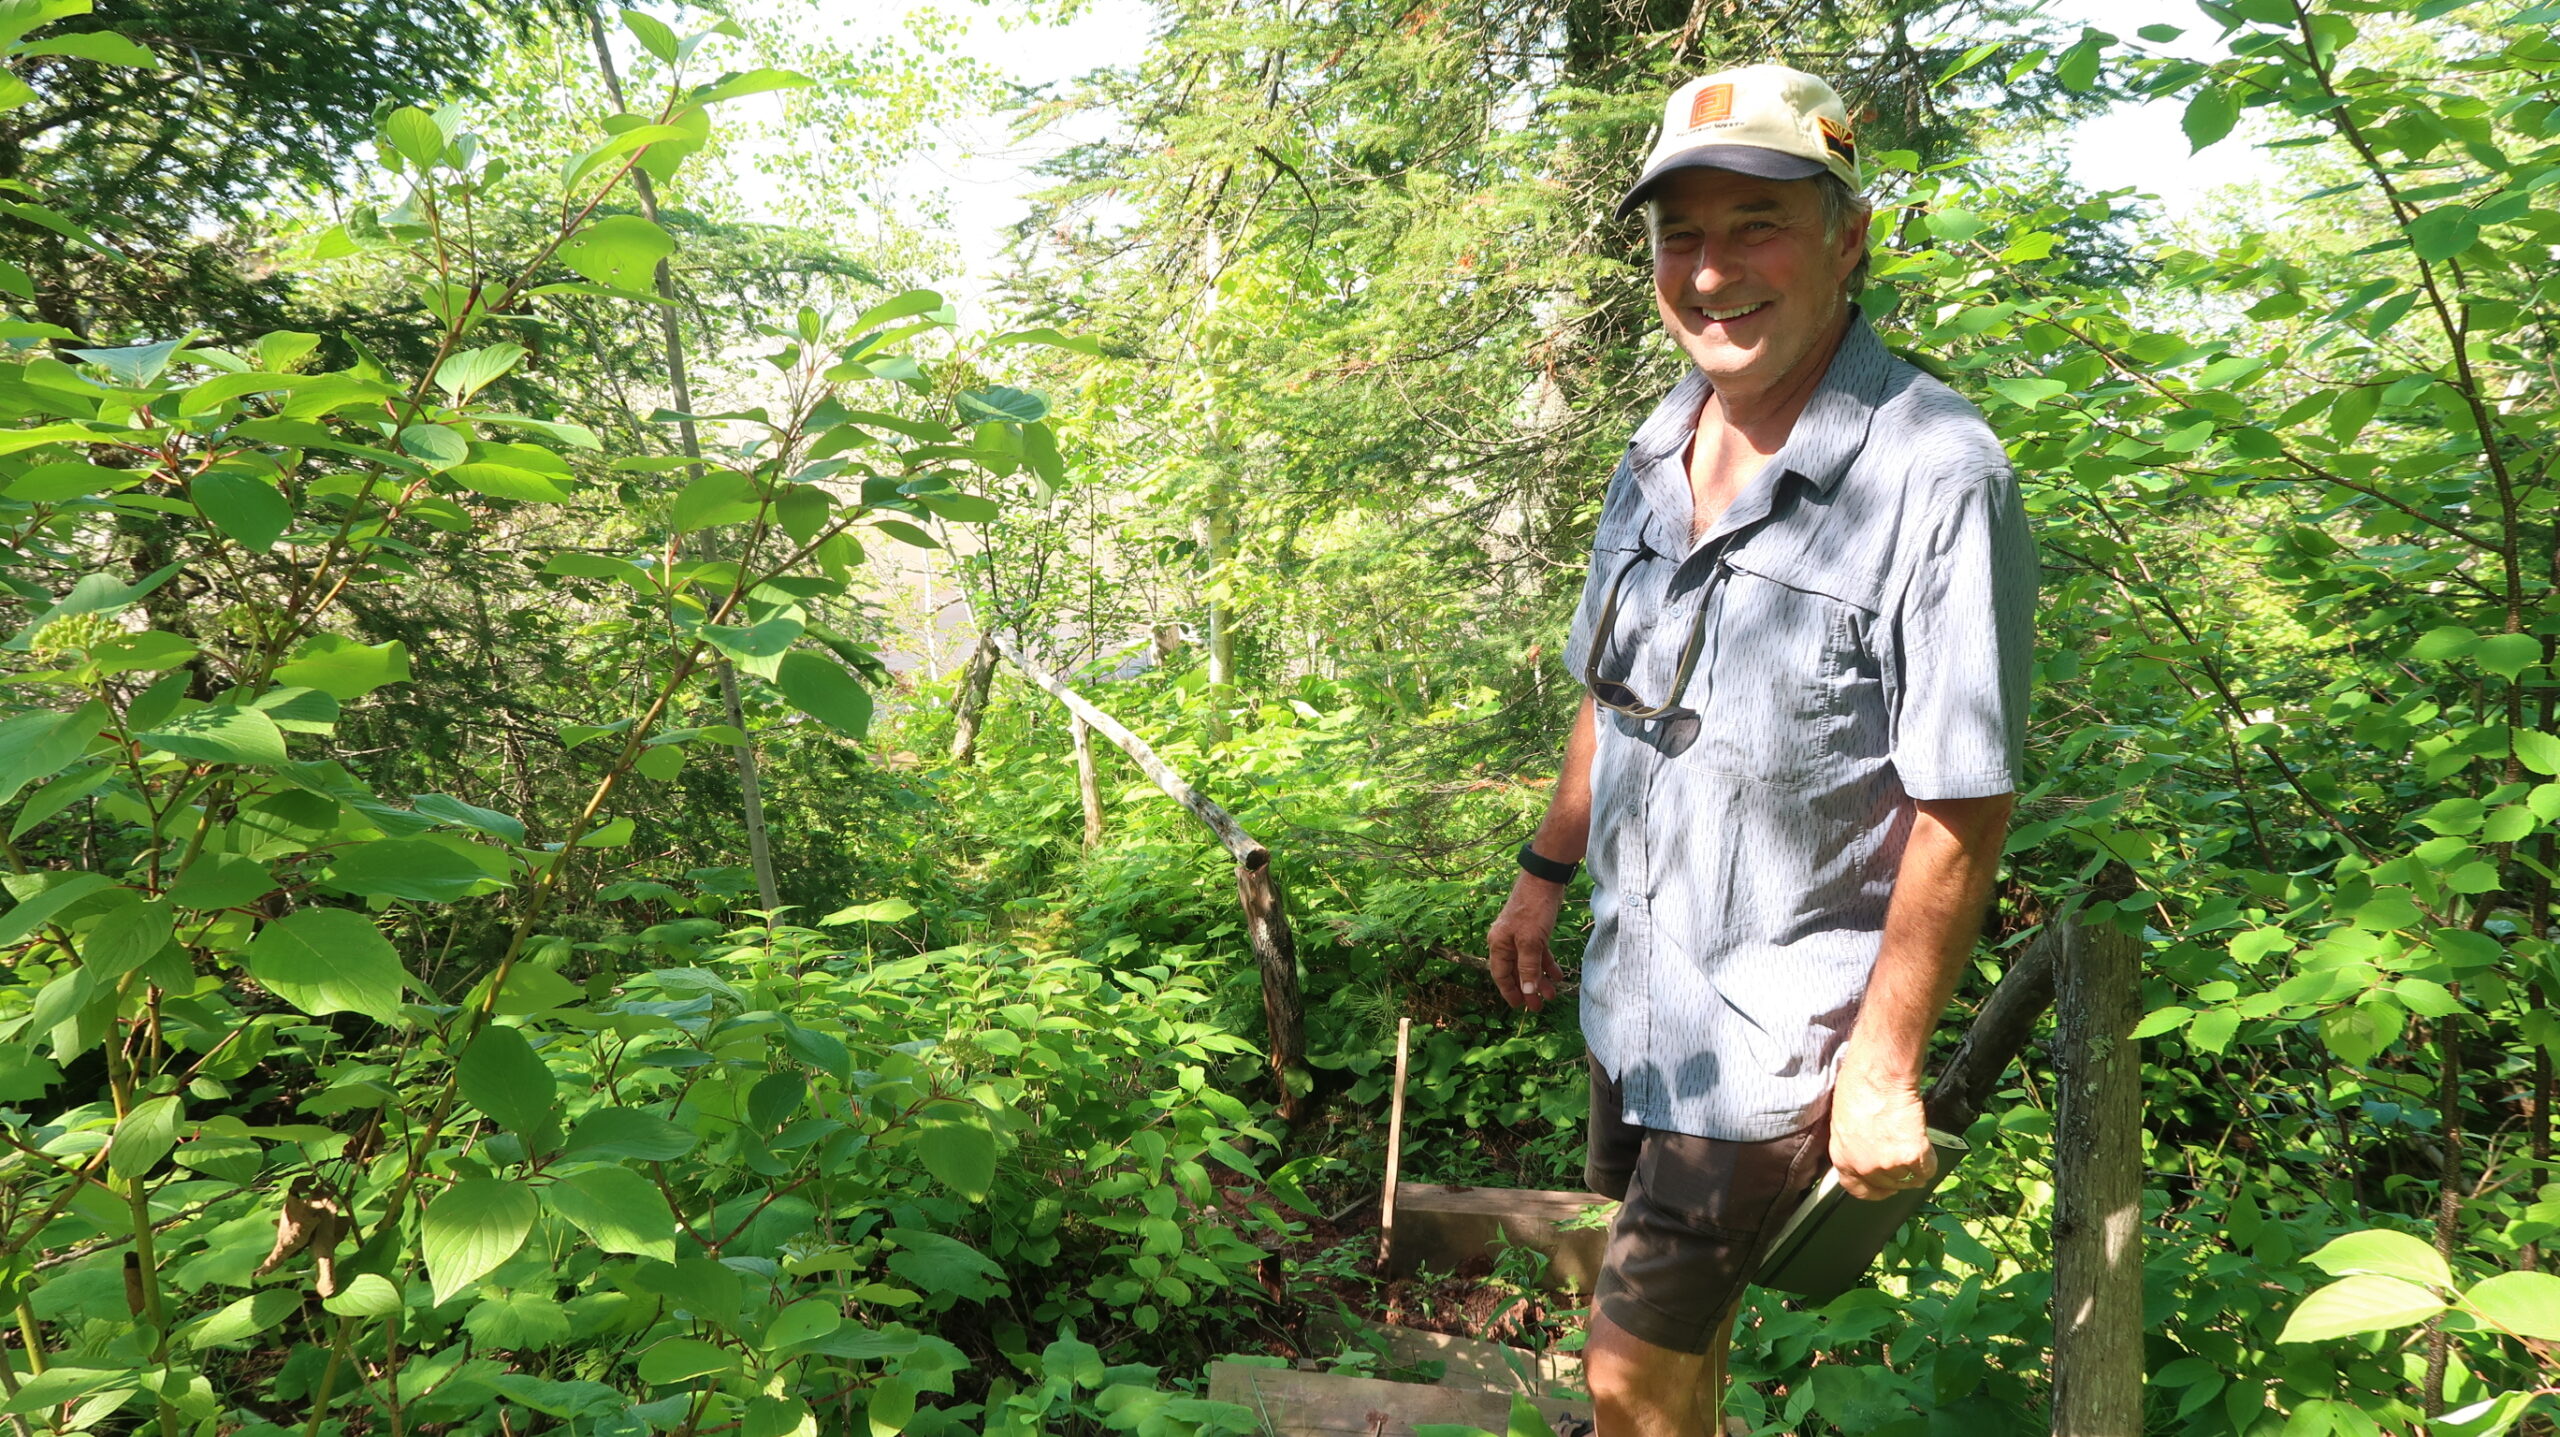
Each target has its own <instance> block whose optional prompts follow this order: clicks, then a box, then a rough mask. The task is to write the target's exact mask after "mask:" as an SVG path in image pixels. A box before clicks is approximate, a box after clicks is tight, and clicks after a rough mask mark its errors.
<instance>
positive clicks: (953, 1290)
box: [880, 1227, 1004, 1301]
mask: <svg viewBox="0 0 2560 1437" xmlns="http://www.w3.org/2000/svg"><path fill="white" fill-rule="evenodd" d="M880 1235H881V1236H882V1237H885V1238H887V1239H889V1240H890V1241H891V1242H893V1243H896V1244H897V1245H898V1250H897V1251H895V1252H892V1253H890V1254H889V1258H888V1261H889V1270H890V1271H891V1272H894V1273H896V1274H897V1275H898V1276H900V1277H903V1278H905V1279H906V1280H907V1281H908V1282H910V1283H912V1284H914V1285H915V1286H916V1287H917V1288H919V1289H922V1290H924V1291H927V1292H947V1293H950V1294H951V1295H953V1296H955V1297H958V1298H961V1299H962V1300H964V1301H981V1300H984V1299H986V1298H989V1297H993V1296H994V1295H995V1294H996V1292H997V1291H998V1290H999V1289H998V1287H997V1284H998V1283H999V1282H1001V1281H1002V1280H1003V1278H1004V1269H1003V1268H1000V1267H998V1266H996V1265H995V1264H994V1263H992V1262H989V1261H987V1259H986V1256H985V1254H983V1253H981V1252H979V1251H978V1250H977V1249H976V1248H974V1247H971V1246H969V1245H968V1244H967V1243H965V1242H962V1241H960V1240H959V1239H958V1238H953V1237H945V1236H943V1235H942V1234H941V1233H938V1232H926V1231H923V1230H921V1229H917V1228H904V1227H893V1228H888V1229H885V1230H884V1231H882V1233H881V1234H880Z"/></svg>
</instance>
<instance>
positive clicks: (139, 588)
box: [0, 564, 179, 653]
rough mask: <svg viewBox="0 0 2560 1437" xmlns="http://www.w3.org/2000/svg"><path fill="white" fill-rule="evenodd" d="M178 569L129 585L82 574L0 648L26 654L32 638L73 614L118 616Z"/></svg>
mask: <svg viewBox="0 0 2560 1437" xmlns="http://www.w3.org/2000/svg"><path fill="white" fill-rule="evenodd" d="M178 568H179V566H178V565H176V564H163V565H161V566H160V567H159V568H157V569H154V570H152V571H151V572H150V573H148V574H145V575H144V576H142V577H141V578H139V579H135V580H133V581H131V582H127V581H125V580H123V579H120V578H118V577H116V576H115V575H114V574H107V573H99V574H83V575H81V576H80V579H79V580H78V582H76V583H74V584H73V585H72V586H71V591H70V592H69V593H67V594H64V595H63V596H62V598H61V599H60V601H58V602H56V603H55V604H54V605H53V606H52V607H50V608H48V609H46V610H45V611H44V612H43V613H41V614H38V615H36V616H35V617H34V618H33V619H30V620H28V621H27V626H26V627H25V628H23V629H20V630H19V631H18V632H17V634H16V636H15V637H13V638H11V639H10V640H9V642H8V643H6V644H0V648H6V649H10V650H13V651H16V652H19V653H24V652H26V650H27V648H28V646H29V645H30V644H31V643H33V642H34V640H35V636H36V635H37V634H39V633H41V632H43V631H44V626H45V625H47V624H49V623H52V622H53V621H54V620H56V619H66V618H69V617H71V616H72V615H74V614H113V613H118V612H121V611H122V610H124V609H126V608H128V607H130V606H132V605H133V604H136V603H139V602H141V600H142V598H143V597H144V596H145V595H147V594H149V593H150V592H151V591H153V590H154V589H157V588H159V587H160V586H161V585H162V584H165V583H167V582H169V580H170V579H171V578H173V577H175V576H176V574H177V572H178Z"/></svg>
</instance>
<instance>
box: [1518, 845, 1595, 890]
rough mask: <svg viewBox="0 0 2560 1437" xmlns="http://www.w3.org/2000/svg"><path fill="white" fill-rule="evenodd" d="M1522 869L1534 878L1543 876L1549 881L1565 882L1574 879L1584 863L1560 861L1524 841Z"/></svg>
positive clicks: (1521, 850) (1521, 849) (1521, 853)
mask: <svg viewBox="0 0 2560 1437" xmlns="http://www.w3.org/2000/svg"><path fill="white" fill-rule="evenodd" d="M1520 871H1521V872H1523V873H1526V874H1528V875H1529V876H1530V877H1532V878H1543V879H1545V880H1547V881H1548V882H1549V883H1556V884H1564V883H1571V882H1572V881H1573V875H1575V874H1576V873H1579V872H1581V871H1582V865H1581V864H1579V863H1558V862H1556V861H1555V860H1554V859H1552V858H1549V857H1546V856H1545V855H1544V854H1541V853H1539V852H1538V850H1537V849H1535V848H1533V847H1531V846H1530V845H1529V844H1526V843H1524V844H1521V845H1520Z"/></svg>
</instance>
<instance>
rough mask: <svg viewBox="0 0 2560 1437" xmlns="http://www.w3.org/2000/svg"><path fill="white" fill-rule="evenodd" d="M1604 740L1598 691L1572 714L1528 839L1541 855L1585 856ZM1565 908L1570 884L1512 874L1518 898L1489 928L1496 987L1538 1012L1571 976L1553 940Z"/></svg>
mask: <svg viewBox="0 0 2560 1437" xmlns="http://www.w3.org/2000/svg"><path fill="white" fill-rule="evenodd" d="M1598 741H1599V721H1598V717H1597V714H1596V712H1595V710H1594V709H1593V707H1592V704H1591V696H1590V695H1589V694H1584V695H1583V696H1582V707H1581V709H1580V710H1579V711H1577V712H1576V713H1575V714H1574V716H1573V734H1572V736H1571V737H1569V738H1567V739H1566V740H1565V744H1564V766H1563V767H1562V768H1561V769H1559V770H1558V771H1557V773H1556V788H1555V792H1554V793H1552V794H1550V795H1548V797H1547V816H1546V817H1545V818H1543V819H1541V820H1540V821H1539V823H1538V833H1537V837H1535V838H1533V839H1531V840H1530V841H1529V846H1530V847H1532V848H1535V849H1536V850H1537V851H1538V854H1539V856H1540V857H1543V858H1552V859H1554V860H1555V861H1557V862H1558V863H1579V862H1581V861H1582V855H1583V854H1584V853H1585V852H1586V851H1588V850H1589V848H1590V847H1591V750H1592V748H1593V747H1594V746H1595V745H1596V744H1597V743H1598ZM1563 907H1564V885H1563V884H1561V883H1549V882H1548V881H1547V880H1545V879H1543V878H1539V877H1537V876H1535V875H1533V874H1530V873H1526V872H1523V873H1521V874H1520V875H1519V876H1518V877H1516V878H1514V879H1513V880H1512V881H1511V897H1510V898H1509V899H1508V900H1506V901H1505V902H1504V903H1503V905H1502V912H1501V913H1500V914H1499V915H1497V916H1496V917H1495V918H1494V920H1493V927H1492V928H1491V929H1489V930H1487V932H1486V933H1485V937H1484V948H1485V961H1486V963H1487V965H1488V966H1490V967H1491V968H1492V969H1493V986H1494V987H1495V988H1497V989H1499V990H1501V993H1502V1001H1503V1002H1505V1003H1508V1004H1510V1005H1511V1006H1512V1007H1514V1008H1523V1007H1525V1008H1527V1009H1528V1010H1529V1011H1531V1012H1533V1013H1534V1012H1536V1011H1537V1010H1539V1009H1540V1008H1543V1007H1545V1006H1546V1005H1547V1000H1548V999H1549V998H1552V997H1554V996H1555V995H1556V990H1557V988H1558V987H1559V986H1561V985H1562V984H1563V982H1564V970H1562V969H1560V968H1558V967H1557V966H1556V960H1555V955H1554V954H1553V953H1551V952H1549V951H1548V949H1547V941H1548V939H1550V938H1551V937H1553V936H1554V934H1555V931H1556V914H1557V913H1558V912H1559V911H1560V910H1561V909H1562V908H1563Z"/></svg>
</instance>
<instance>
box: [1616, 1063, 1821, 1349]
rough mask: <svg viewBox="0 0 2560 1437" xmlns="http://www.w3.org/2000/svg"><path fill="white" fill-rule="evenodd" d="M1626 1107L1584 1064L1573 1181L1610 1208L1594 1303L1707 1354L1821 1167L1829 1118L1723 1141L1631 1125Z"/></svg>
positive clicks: (1654, 1338) (1664, 1341) (1630, 1327)
mask: <svg viewBox="0 0 2560 1437" xmlns="http://www.w3.org/2000/svg"><path fill="white" fill-rule="evenodd" d="M1625 1111H1626V1110H1625V1106H1624V1104H1623V1103H1621V1101H1620V1099H1619V1094H1618V1085H1617V1084H1616V1083H1614V1082H1612V1081H1610V1078H1609V1075H1608V1074H1607V1073H1604V1072H1602V1071H1601V1070H1600V1064H1599V1063H1598V1062H1596V1061H1594V1062H1593V1063H1592V1064H1591V1143H1590V1149H1589V1155H1588V1157H1587V1158H1586V1160H1585V1163H1584V1167H1583V1181H1584V1182H1585V1183H1586V1184H1587V1185H1589V1187H1590V1188H1591V1190H1592V1191H1593V1192H1596V1193H1598V1194H1600V1195H1601V1196H1602V1197H1609V1198H1616V1199H1618V1200H1619V1204H1620V1206H1619V1208H1618V1216H1617V1219H1616V1221H1614V1222H1612V1223H1611V1224H1610V1226H1609V1245H1608V1249H1607V1252H1606V1254H1605V1255H1604V1256H1603V1257H1602V1258H1601V1262H1600V1279H1599V1283H1598V1290H1597V1291H1595V1292H1594V1293H1593V1294H1592V1296H1591V1305H1592V1309H1593V1310H1594V1311H1596V1312H1600V1313H1603V1314H1605V1315H1606V1316H1607V1317H1608V1319H1609V1320H1610V1321H1611V1322H1614V1323H1616V1324H1617V1325H1618V1326H1620V1327H1622V1328H1624V1329H1626V1330H1627V1331H1628V1332H1629V1333H1631V1334H1633V1335H1634V1336H1635V1337H1636V1338H1638V1339H1639V1340H1641V1341H1645V1342H1650V1343H1652V1344H1653V1345H1654V1346H1656V1347H1667V1348H1670V1349H1671V1350H1673V1351H1675V1352H1705V1351H1706V1350H1707V1347H1708V1344H1709V1343H1711V1342H1712V1341H1714V1339H1715V1334H1716V1329H1717V1328H1718V1327H1719V1326H1721V1325H1722V1324H1723V1322H1724V1318H1725V1314H1726V1313H1728V1312H1730V1311H1732V1310H1733V1308H1734V1306H1735V1305H1736V1304H1738V1303H1739V1302H1741V1301H1742V1289H1743V1288H1744V1287H1745V1286H1747V1285H1749V1283H1750V1281H1751V1274H1752V1271H1753V1270H1754V1269H1755V1268H1756V1267H1758V1265H1759V1262H1760V1256H1761V1254H1762V1253H1763V1252H1764V1251H1766V1249H1767V1247H1768V1245H1769V1242H1770V1240H1771V1239H1773V1238H1775V1237H1776V1236H1777V1235H1778V1227H1779V1225H1780V1224H1781V1223H1784V1222H1785V1221H1786V1218H1787V1214H1788V1213H1790V1212H1793V1211H1794V1210H1795V1205H1796V1203H1798V1202H1799V1201H1801V1200H1802V1199H1803V1197H1804V1194H1805V1193H1806V1192H1807V1191H1809V1190H1810V1189H1811V1188H1812V1187H1813V1183H1814V1180H1815V1179H1816V1178H1818V1177H1820V1176H1821V1175H1822V1168H1823V1164H1824V1163H1825V1162H1827V1161H1828V1160H1829V1159H1830V1156H1831V1120H1830V1118H1829V1116H1828V1115H1827V1114H1826V1115H1825V1116H1824V1117H1823V1118H1822V1119H1820V1120H1818V1121H1817V1122H1815V1123H1814V1124H1813V1126H1811V1127H1809V1128H1803V1129H1800V1130H1798V1131H1796V1132H1792V1133H1789V1134H1787V1135H1786V1136H1785V1137H1780V1138H1771V1139H1768V1140H1767V1141H1765V1142H1756V1143H1732V1142H1726V1141H1723V1140H1722V1139H1719V1138H1700V1137H1692V1136H1690V1135H1689V1134H1687V1133H1675V1132H1670V1131H1667V1130H1665V1129H1662V1128H1645V1127H1638V1126H1636V1125H1634V1124H1632V1123H1629V1122H1628V1121H1627V1120H1626V1117H1625Z"/></svg>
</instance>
